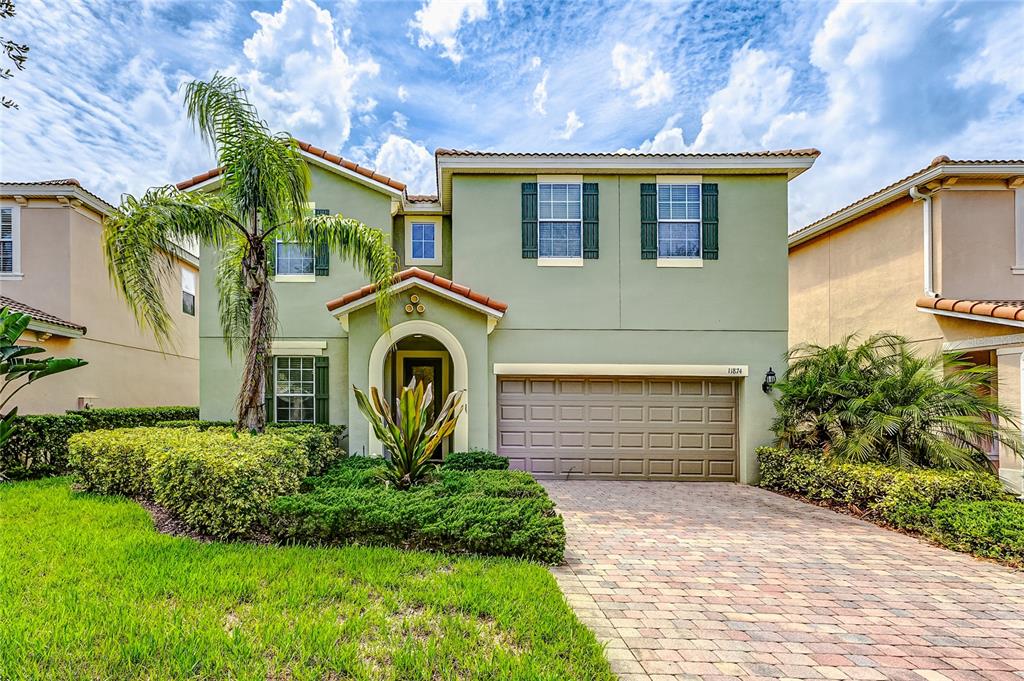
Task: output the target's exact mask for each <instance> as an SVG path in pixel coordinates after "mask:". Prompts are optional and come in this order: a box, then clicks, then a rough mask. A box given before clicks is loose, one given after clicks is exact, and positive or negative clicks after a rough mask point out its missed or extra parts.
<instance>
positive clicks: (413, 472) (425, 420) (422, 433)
mask: <svg viewBox="0 0 1024 681" xmlns="http://www.w3.org/2000/svg"><path fill="white" fill-rule="evenodd" d="M352 390H353V391H354V392H355V396H356V403H357V404H358V405H359V411H361V412H363V416H365V417H366V420H367V421H369V422H370V426H371V427H373V432H374V433H376V435H377V439H378V440H380V442H381V444H382V445H383V446H384V447H385V448H387V449H388V451H390V453H391V458H390V459H389V460H388V462H387V465H386V466H385V468H384V471H383V473H382V476H383V478H384V480H385V481H386V482H388V483H389V484H392V485H394V486H395V487H397V488H398V489H408V488H409V487H411V486H412V485H414V484H416V483H417V482H419V481H420V480H422V479H423V478H424V477H425V476H426V475H427V474H428V473H429V472H430V470H431V469H432V468H433V466H432V465H431V464H430V457H431V455H432V454H433V453H434V450H436V449H437V447H438V445H440V444H441V443H442V442H444V439H445V438H446V437H448V436H449V435H451V434H452V433H453V432H454V431H455V425H456V423H458V420H459V416H461V415H462V411H463V409H465V406H464V405H463V404H462V397H463V393H464V392H465V391H462V390H459V391H457V392H453V393H451V394H449V395H448V398H447V399H446V400H445V401H444V405H443V406H442V407H441V409H440V411H439V412H438V413H437V416H436V417H433V416H432V414H431V411H432V406H433V404H434V391H433V387H432V386H431V385H430V384H427V385H426V386H424V384H423V383H422V382H419V383H417V382H416V378H415V377H414V378H413V379H412V381H411V382H410V383H409V385H408V386H407V387H403V388H402V391H401V394H400V395H399V396H398V398H397V399H396V400H395V411H394V413H392V411H391V408H390V407H389V406H388V404H387V402H386V401H384V400H382V399H381V397H380V392H378V390H377V388H375V387H371V388H370V396H369V397H367V395H366V393H364V392H363V391H362V390H360V389H359V388H357V387H355V386H352Z"/></svg>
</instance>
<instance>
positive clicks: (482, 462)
mask: <svg viewBox="0 0 1024 681" xmlns="http://www.w3.org/2000/svg"><path fill="white" fill-rule="evenodd" d="M441 467H442V468H446V469H448V470H452V471H507V470H508V459H507V458H505V457H504V456H499V455H497V454H495V453H494V452H488V451H486V450H483V449H474V450H472V451H468V452H452V453H451V454H448V455H447V456H445V457H444V462H443V463H442V464H441Z"/></svg>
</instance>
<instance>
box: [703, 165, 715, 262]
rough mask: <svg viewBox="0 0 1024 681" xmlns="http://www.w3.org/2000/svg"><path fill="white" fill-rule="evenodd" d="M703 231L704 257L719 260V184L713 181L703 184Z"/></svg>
mask: <svg viewBox="0 0 1024 681" xmlns="http://www.w3.org/2000/svg"><path fill="white" fill-rule="evenodd" d="M701 231H702V232H703V240H704V244H703V250H702V257H703V258H704V259H705V260H718V185H717V184H715V183H713V182H705V183H704V184H703V185H701Z"/></svg>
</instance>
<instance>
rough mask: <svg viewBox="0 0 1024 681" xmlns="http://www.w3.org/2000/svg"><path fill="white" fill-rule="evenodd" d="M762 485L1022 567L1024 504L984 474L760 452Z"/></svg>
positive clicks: (767, 450) (770, 450)
mask: <svg viewBox="0 0 1024 681" xmlns="http://www.w3.org/2000/svg"><path fill="white" fill-rule="evenodd" d="M757 455H758V462H759V466H760V472H761V483H760V484H761V486H762V487H765V488H767V489H772V490H776V491H779V492H785V493H789V494H795V495H798V496H801V497H803V498H806V499H810V500H812V501H816V502H822V503H825V504H827V505H829V506H832V507H836V508H841V509H843V510H851V511H853V512H855V513H856V514H857V515H859V516H861V517H864V518H867V519H869V520H876V521H880V522H883V523H885V524H887V525H890V526H892V527H896V528H899V529H902V530H910V531H913V532H919V533H922V534H924V535H925V536H927V537H929V538H931V539H933V540H935V541H937V542H939V543H941V544H943V545H945V546H948V547H949V548H953V549H956V550H959V551H967V552H969V553H973V554H975V555H978V556H983V557H986V558H996V559H1001V560H1004V561H1006V562H1009V563H1011V564H1015V565H1016V564H1021V565H1024V503H1020V502H1019V501H1017V500H1014V499H1013V497H1012V496H1011V495H1010V494H1009V493H1008V492H1006V491H1005V490H1004V488H1003V485H1002V483H1001V482H1000V481H999V479H998V478H997V477H996V476H995V475H993V474H992V473H989V472H987V471H983V470H951V469H923V468H919V469H916V470H904V469H901V468H898V467H895V466H885V465H880V464H857V463H848V462H845V461H841V460H837V459H835V458H832V457H828V456H824V455H822V454H821V453H820V452H817V453H815V452H798V451H795V450H790V449H776V448H770V447H762V448H761V449H758V451H757Z"/></svg>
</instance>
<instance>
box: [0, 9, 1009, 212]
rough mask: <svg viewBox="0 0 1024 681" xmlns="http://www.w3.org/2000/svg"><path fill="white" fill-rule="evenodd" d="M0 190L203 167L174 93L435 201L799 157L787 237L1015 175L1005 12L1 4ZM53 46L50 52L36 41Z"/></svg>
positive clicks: (157, 179) (151, 176)
mask: <svg viewBox="0 0 1024 681" xmlns="http://www.w3.org/2000/svg"><path fill="white" fill-rule="evenodd" d="M17 6H18V12H19V14H18V16H17V17H15V19H13V20H9V21H7V22H5V24H6V25H4V26H2V29H3V30H2V33H3V34H4V35H7V36H10V37H13V38H15V39H17V40H20V41H23V42H27V43H28V44H29V45H30V47H31V52H30V55H29V62H28V70H26V71H24V72H21V73H18V74H17V75H16V77H15V78H14V79H13V80H11V81H4V82H0V88H2V90H3V92H4V93H5V94H7V96H10V97H13V98H14V99H16V100H17V101H18V102H19V103H20V105H21V108H20V109H18V110H15V111H6V110H0V177H2V178H3V179H7V180H34V179H44V178H55V177H77V178H78V179H80V180H81V181H82V183H83V184H84V185H85V186H86V187H87V188H90V189H92V190H93V191H95V192H96V193H98V194H100V195H101V196H103V197H104V198H106V199H108V200H110V201H113V202H116V201H117V199H118V197H119V195H120V194H121V193H122V192H126V191H127V192H132V193H138V192H141V191H143V190H144V189H145V188H146V187H148V186H151V185H157V184H166V183H169V182H175V181H178V180H181V179H184V178H186V177H189V176H191V175H194V174H196V173H199V172H202V171H203V170H206V169H208V168H209V167H211V165H212V158H211V155H210V153H209V151H208V150H207V149H205V148H204V147H203V146H202V144H201V143H200V142H199V140H198V138H197V136H196V135H195V134H194V132H193V131H192V130H191V128H190V126H189V124H188V122H187V121H186V120H185V118H184V115H183V112H182V110H181V96H180V91H179V87H180V85H181V84H182V83H183V82H187V81H189V80H191V79H194V78H206V77H209V76H210V75H211V74H212V73H213V72H215V71H222V72H226V73H231V74H234V75H236V76H237V77H238V78H239V79H240V80H241V81H242V82H243V83H244V84H245V85H246V86H247V87H248V89H249V91H250V94H251V97H252V99H253V100H254V102H255V103H256V104H257V106H258V107H259V109H260V111H261V113H262V115H263V116H264V117H265V118H266V119H267V120H268V122H269V123H270V124H271V126H272V127H274V128H276V129H280V130H287V131H288V132H290V133H292V134H293V135H295V136H296V137H299V138H301V139H304V140H306V141H309V142H311V143H313V144H316V145H317V146H320V147H324V148H326V149H329V150H331V151H335V152H338V153H341V154H342V155H343V156H346V157H348V158H352V159H353V160H356V161H358V162H360V163H363V164H365V165H369V166H371V167H375V168H377V169H378V170H380V171H381V172H384V173H386V174H388V175H391V176H393V177H396V178H398V179H400V180H403V181H405V182H407V183H408V184H409V185H410V190H411V191H413V192H422V193H433V192H434V186H433V157H432V154H433V150H434V149H435V148H437V147H456V148H472V149H487V150H528V151H561V150H579V151H618V150H641V151H662V152H680V151H740V150H757V149H766V148H772V149H781V148H793V147H806V146H814V147H817V148H819V149H821V151H822V156H821V158H820V160H819V161H818V164H817V165H816V166H815V168H814V169H813V170H811V171H810V172H809V173H807V174H805V175H804V176H803V177H801V178H799V179H798V180H796V181H795V182H794V183H793V184H792V185H791V189H790V223H791V224H790V226H791V228H793V229H795V228H797V227H799V226H802V225H803V224H806V223H807V222H809V221H811V220H813V219H815V218H817V217H819V216H821V215H823V214H824V213H827V212H829V211H831V210H834V209H835V208H838V207H840V206H842V205H845V204H846V203H848V202H850V201H852V200H854V199H856V198H859V197H860V196H862V195H864V194H867V193H870V192H872V191H874V190H875V189H878V188H880V187H881V186H883V185H885V184H888V183H889V182H891V181H892V180H895V179H897V178H899V177H902V176H904V175H906V174H908V173H910V172H912V171H914V170H916V169H918V168H921V167H923V166H925V165H927V164H928V163H929V162H930V160H931V159H932V158H933V157H934V156H936V155H938V154H948V155H949V156H951V157H954V158H975V159H979V158H988V159H991V158H1017V159H1019V158H1022V157H1024V51H1022V50H1021V45H1024V3H1022V2H958V3H953V2H945V3H943V2H902V3H838V4H837V3H832V2H827V3H813V2H700V1H695V2H658V3H642V2H623V3H600V2H594V1H593V0H566V1H563V2H540V3H532V2H514V1H513V0H504V1H497V0H458V1H441V0H416V1H414V2H387V3H382V2H369V1H366V0H361V1H360V0H268V1H266V2H255V3H253V2H236V1H231V0H218V1H217V2H212V1H211V2H200V1H199V0H187V1H179V0H144V1H141V2H137V3H130V2H126V1H124V0H91V1H88V2H85V1H82V2H76V1H74V0H68V1H66V2H61V3H54V2H46V1H43V0H19V1H18V3H17ZM56 27H59V30H55V28H56Z"/></svg>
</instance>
